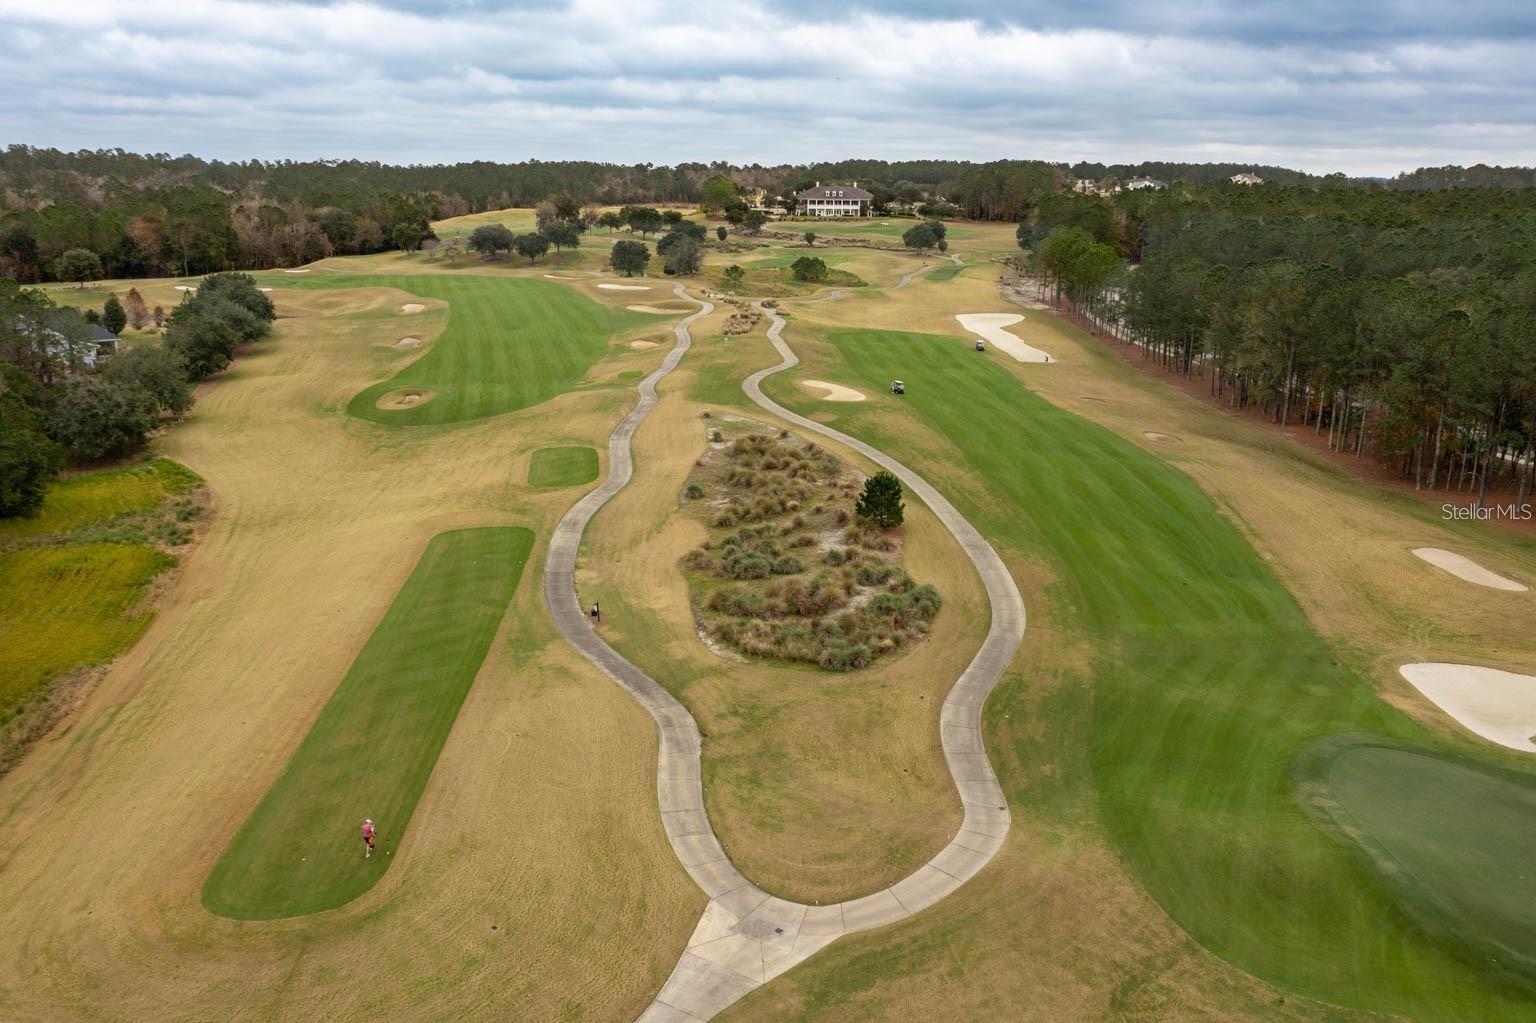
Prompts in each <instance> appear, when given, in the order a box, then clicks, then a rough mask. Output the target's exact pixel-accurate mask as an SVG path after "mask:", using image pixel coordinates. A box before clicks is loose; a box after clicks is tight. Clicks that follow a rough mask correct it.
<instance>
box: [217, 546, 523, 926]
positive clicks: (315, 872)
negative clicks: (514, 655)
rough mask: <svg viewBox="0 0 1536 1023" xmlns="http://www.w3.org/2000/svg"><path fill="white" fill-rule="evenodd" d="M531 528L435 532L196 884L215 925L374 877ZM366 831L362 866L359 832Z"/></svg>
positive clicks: (389, 856) (352, 888)
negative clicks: (367, 821) (371, 837)
mask: <svg viewBox="0 0 1536 1023" xmlns="http://www.w3.org/2000/svg"><path fill="white" fill-rule="evenodd" d="M532 547H533V533H532V532H531V531H529V530H527V529H521V528H516V527H486V528H478V529H460V530H455V531H453V532H448V533H440V534H438V535H437V536H435V537H433V538H432V540H431V541H430V542H429V543H428V544H427V548H426V551H425V552H423V554H422V556H421V560H420V561H418V562H417V564H416V567H415V569H414V570H413V571H412V572H411V575H410V577H409V578H408V579H407V580H406V582H405V585H404V586H403V587H401V589H400V592H399V594H397V595H396V597H395V599H394V601H393V602H392V603H391V604H390V606H389V610H388V611H386V612H385V614H384V618H383V620H382V621H380V622H379V624H378V626H377V628H375V629H374V631H373V634H372V635H371V636H370V637H369V638H368V641H367V643H365V644H364V646H363V648H362V650H361V651H360V652H359V653H358V655H357V659H356V660H354V661H353V662H352V667H351V669H350V670H349V671H348V672H347V674H346V677H345V678H343V679H342V680H341V684H340V685H339V686H337V688H336V692H335V694H334V695H333V696H332V697H331V699H330V701H329V702H328V703H327V704H326V705H325V707H324V708H323V709H322V710H321V711H320V716H319V717H318V718H316V720H315V723H314V725H313V726H312V727H311V728H310V730H309V734H307V735H306V736H305V737H304V739H303V741H302V742H301V743H300V744H299V747H298V749H297V750H296V751H295V752H294V754H293V757H292V758H291V759H290V760H289V761H288V766H287V767H286V768H284V770H283V773H282V774H281V775H279V776H278V779H277V781H276V782H274V783H273V785H272V788H271V789H270V790H269V791H268V792H267V794H266V796H265V798H263V799H262V801H261V802H260V803H259V804H258V805H257V807H256V809H255V810H254V811H253V812H252V813H251V815H250V817H249V818H247V820H246V822H245V824H244V825H243V826H242V827H241V828H240V830H239V831H237V832H236V833H235V836H234V838H233V840H232V841H231V842H230V844H229V847H228V848H227V849H226V850H225V851H224V855H223V856H222V857H221V858H220V859H219V861H218V863H217V864H215V866H214V868H213V871H212V872H211V873H210V874H209V876H208V881H207V883H206V884H205V885H204V888H203V904H204V905H205V906H206V907H207V908H208V909H209V910H211V911H212V912H214V913H217V914H219V915H220V916H226V917H232V918H235V919H240V920H271V919H277V918H281V917H293V916H302V915H304V914H306V913H314V912H318V911H320V910H325V909H334V908H335V907H337V906H340V905H342V904H344V903H346V902H349V901H351V900H352V899H355V898H357V897H358V896H359V895H361V894H362V893H363V892H365V891H367V890H368V889H369V888H371V887H373V885H374V884H375V883H376V882H377V881H378V880H379V878H380V877H382V876H383V874H384V871H386V870H387V869H389V865H390V863H391V862H392V861H393V858H394V856H393V854H394V853H395V851H396V850H397V849H398V848H399V847H400V842H401V840H402V838H404V835H405V831H406V827H407V826H408V825H409V823H410V819H411V814H412V812H413V811H414V810H415V808H416V802H417V800H419V799H420V798H421V794H422V791H423V790H424V789H425V788H426V785H427V779H428V778H429V777H430V776H431V774H432V768H433V766H434V765H435V764H436V763H437V757H438V754H439V753H440V752H441V751H442V748H443V744H444V743H445V742H446V741H447V739H448V733H449V732H450V731H451V730H452V728H453V723H454V720H455V718H457V716H458V713H459V707H460V705H461V704H462V703H463V702H464V697H465V696H466V695H467V694H468V693H469V688H470V685H471V684H472V683H473V682H474V680H475V675H476V674H477V673H478V672H479V670H480V664H481V662H482V661H483V660H484V659H485V655H486V652H487V651H488V650H489V648H490V645H491V640H492V639H493V638H494V636H495V635H496V630H497V628H498V627H499V626H500V624H501V620H502V617H503V616H504V615H505V613H506V609H507V605H508V603H509V602H510V601H511V599H512V594H513V592H514V591H515V590H516V588H517V583H518V579H519V578H520V577H521V576H522V571H523V566H524V565H525V564H526V563H527V560H528V554H529V551H530V550H531V549H532ZM364 817H372V818H373V819H374V820H375V821H376V822H377V824H378V829H379V833H378V834H379V837H378V845H377V849H376V851H375V852H374V855H373V858H372V859H371V860H367V861H365V860H364V859H363V845H362V840H361V837H360V831H359V827H360V825H361V823H362V820H363V818H364Z"/></svg>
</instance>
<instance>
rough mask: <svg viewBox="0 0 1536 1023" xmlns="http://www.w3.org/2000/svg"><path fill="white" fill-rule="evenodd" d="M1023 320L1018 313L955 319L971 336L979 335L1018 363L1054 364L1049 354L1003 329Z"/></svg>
mask: <svg viewBox="0 0 1536 1023" xmlns="http://www.w3.org/2000/svg"><path fill="white" fill-rule="evenodd" d="M1023 318H1024V317H1022V316H1020V315H1019V314H1018V313H961V314H960V315H959V316H956V317H955V319H957V320H959V321H960V326H962V327H964V328H965V329H966V330H968V331H970V332H972V333H973V334H980V335H981V336H982V338H984V339H985V340H987V341H990V342H991V343H992V344H993V345H995V346H997V347H998V348H1000V349H1002V350H1003V351H1005V352H1007V353H1008V354H1009V355H1011V356H1013V357H1014V358H1015V359H1018V360H1019V361H1020V362H1055V361H1056V359H1055V358H1054V357H1053V356H1052V355H1051V354H1050V353H1049V352H1042V351H1041V350H1040V349H1038V348H1035V347H1032V346H1030V345H1027V344H1025V343H1024V342H1023V341H1020V340H1019V339H1018V338H1017V337H1015V336H1014V335H1012V334H1010V333H1008V332H1007V331H1006V330H1004V329H1003V328H1004V327H1006V326H1008V325H1010V324H1014V323H1018V322H1019V321H1020V320H1022V319H1023Z"/></svg>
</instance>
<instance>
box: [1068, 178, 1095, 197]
mask: <svg viewBox="0 0 1536 1023" xmlns="http://www.w3.org/2000/svg"><path fill="white" fill-rule="evenodd" d="M1098 190H1099V183H1098V182H1097V181H1095V180H1093V179H1092V178H1078V179H1077V180H1076V181H1074V182H1072V191H1074V192H1077V193H1079V194H1081V195H1088V194H1090V193H1094V192H1097V191H1098Z"/></svg>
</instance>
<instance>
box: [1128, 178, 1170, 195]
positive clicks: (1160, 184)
mask: <svg viewBox="0 0 1536 1023" xmlns="http://www.w3.org/2000/svg"><path fill="white" fill-rule="evenodd" d="M1167 187H1168V182H1166V181H1159V180H1157V179H1156V178H1132V179H1131V180H1129V181H1127V182H1126V183H1125V190H1126V191H1128V192H1134V191H1136V190H1138V189H1142V188H1167Z"/></svg>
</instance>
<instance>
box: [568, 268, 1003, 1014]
mask: <svg viewBox="0 0 1536 1023" xmlns="http://www.w3.org/2000/svg"><path fill="white" fill-rule="evenodd" d="M676 293H677V295H678V296H679V297H680V298H689V296H688V295H687V294H686V292H684V290H683V288H682V287H681V286H678V287H677V288H676ZM690 301H698V300H695V299H690ZM699 304H700V310H699V311H698V312H697V313H694V314H693V315H691V316H689V317H688V318H686V319H684V320H682V321H681V322H679V323H678V324H677V327H676V332H677V344H676V346H675V347H674V348H673V349H672V351H671V352H669V353H668V354H667V358H666V359H665V360H664V361H663V362H662V364H661V366H660V367H659V368H658V369H657V370H656V371H655V372H654V373H652V374H651V375H650V376H648V377H646V378H645V379H644V380H643V381H641V383H640V402H639V404H638V405H637V406H636V407H635V409H634V410H633V411H632V412H630V414H629V415H627V416H626V417H625V418H624V420H623V421H622V422H621V423H619V425H618V427H617V428H616V429H615V430H614V432H613V435H612V437H611V438H610V439H609V443H608V454H609V473H608V478H607V479H605V480H604V481H603V483H602V484H601V485H600V486H599V487H598V488H597V489H596V490H593V491H592V492H591V493H589V494H588V495H586V497H584V498H582V500H581V501H579V502H577V504H576V505H575V506H574V507H572V508H571V510H570V511H569V512H567V513H566V515H565V517H564V518H562V519H561V520H560V524H559V526H557V527H556V529H555V534H554V538H553V539H552V540H551V542H550V549H549V557H548V559H547V561H546V565H545V570H544V599H545V601H546V602H547V603H548V604H549V608H550V613H551V615H552V616H553V618H554V621H555V625H556V627H557V628H558V629H559V630H560V634H561V635H562V636H564V637H565V638H566V640H567V641H569V642H570V643H571V645H572V646H574V647H575V648H576V649H577V650H578V651H579V652H580V653H581V654H582V656H584V657H586V658H587V659H588V660H589V661H591V662H592V663H593V664H596V665H597V666H598V667H599V668H601V669H602V670H603V671H604V672H605V673H606V674H607V675H608V676H609V677H611V678H612V679H613V680H614V681H616V682H618V684H619V685H621V686H623V687H624V689H625V690H627V691H628V692H629V693H630V695H632V696H633V697H634V698H635V699H636V700H638V701H639V702H640V704H641V705H642V706H644V707H645V709H646V710H647V711H649V712H650V714H651V717H652V718H653V719H654V720H655V722H656V727H657V731H658V733H659V752H658V767H657V779H656V791H657V798H658V802H659V804H660V810H661V819H662V825H663V827H664V828H665V829H666V832H667V837H668V840H669V841H670V842H671V845H672V849H673V852H674V853H676V855H677V858H678V860H679V862H681V863H682V865H683V867H684V869H686V870H687V871H688V873H689V875H690V876H691V877H692V878H693V879H694V881H695V882H696V883H697V884H698V885H699V887H700V888H702V889H703V890H704V892H705V894H707V895H708V896H709V904H708V905H707V906H706V907H705V910H704V915H703V917H702V918H701V919H700V920H699V924H698V926H697V927H696V928H695V929H694V932H693V936H692V937H691V938H689V940H688V945H687V948H686V949H685V950H684V951H683V954H682V957H681V958H680V959H679V960H678V963H677V966H676V967H675V968H674V969H673V971H672V975H671V976H670V977H669V978H668V979H667V982H666V984H665V985H663V987H662V989H661V991H660V993H658V994H657V996H656V998H655V1000H654V1001H653V1002H652V1003H651V1004H650V1006H649V1007H648V1008H647V1009H646V1010H645V1012H644V1013H643V1014H642V1015H641V1016H640V1020H641V1021H642V1023H676V1021H699V1020H708V1019H710V1018H712V1017H713V1016H714V1015H715V1014H716V1013H718V1012H720V1011H721V1010H723V1009H724V1008H726V1007H727V1006H729V1005H730V1004H731V1003H733V1002H735V1001H736V1000H737V999H739V998H741V997H742V996H743V995H745V994H747V993H748V992H750V991H753V990H755V989H756V988H758V987H761V986H762V985H763V984H765V983H767V982H768V981H769V980H771V979H772V978H774V977H776V976H778V975H779V974H781V973H783V972H784V971H785V970H788V969H789V968H790V967H792V966H794V965H795V964H797V963H800V962H802V961H804V960H805V959H806V958H808V957H809V956H811V955H812V954H813V953H815V952H817V951H819V950H820V949H823V948H825V947H826V946H827V945H830V944H831V943H832V942H833V941H835V940H837V939H838V938H840V937H842V936H843V935H844V934H852V933H855V932H857V931H864V930H869V929H871V928H875V927H881V926H884V925H885V924H889V923H894V922H896V921H898V920H902V919H905V918H906V917H908V916H911V915H912V914H913V913H916V912H919V911H920V910H922V909H924V908H926V907H928V906H931V905H933V904H934V903H935V902H937V901H939V900H940V899H942V898H943V897H944V896H946V895H948V894H949V893H950V892H952V891H954V890H955V889H956V888H959V887H960V885H962V884H964V883H965V882H966V881H967V880H969V879H970V878H971V877H973V876H975V874H976V873H977V872H978V871H980V870H981V869H982V867H984V866H986V864H987V863H988V862H989V861H990V860H991V859H992V857H993V856H994V855H996V853H997V851H998V850H999V849H1000V848H1002V845H1003V840H1004V839H1005V838H1006V836H1007V834H1008V828H1009V825H1010V823H1011V820H1012V819H1011V817H1010V815H1009V813H1008V806H1007V801H1006V800H1005V799H1004V798H1003V792H1002V788H1001V787H1000V786H999V785H998V783H997V778H996V776H995V775H994V774H993V772H992V765H991V763H990V762H989V761H988V760H987V755H986V751H985V749H984V748H983V746H982V740H981V709H982V705H983V704H984V703H985V701H986V698H987V695H988V694H989V693H990V692H991V691H992V688H993V686H994V685H996V684H997V681H998V679H999V678H1000V677H1001V676H1002V673H1003V671H1004V670H1005V669H1006V668H1007V666H1008V664H1009V662H1011V661H1012V660H1013V655H1014V652H1015V651H1016V650H1017V649H1018V645H1019V642H1020V640H1021V639H1022V638H1023V635H1024V602H1023V601H1022V600H1021V599H1020V597H1019V592H1018V588H1017V587H1016V586H1015V585H1014V582H1013V578H1012V577H1011V576H1010V575H1009V574H1008V570H1007V568H1006V567H1005V566H1004V565H1003V562H1002V559H1000V558H999V557H998V556H997V553H996V552H995V551H994V550H993V549H992V547H991V545H990V544H988V543H987V542H986V540H985V539H983V538H982V536H981V534H979V533H978V532H977V531H976V530H975V529H974V528H973V527H972V526H971V525H970V523H969V522H967V521H966V520H965V519H964V517H962V516H961V515H960V513H959V512H958V511H956V510H955V508H954V506H953V505H951V504H950V503H949V502H948V501H946V500H945V499H944V497H943V496H942V495H941V494H939V493H938V491H936V490H934V489H933V487H931V486H929V485H928V483H927V482H926V481H924V480H923V479H922V478H921V477H919V476H918V475H916V474H915V473H913V472H912V471H911V470H910V469H907V468H906V467H905V466H903V465H901V463H899V462H897V461H895V460H894V459H892V458H890V457H888V456H886V455H885V454H883V453H882V452H880V451H878V450H876V449H875V448H872V447H870V446H869V445H867V444H865V443H863V442H862V441H859V440H855V439H854V438H852V437H847V436H845V435H843V434H841V433H838V432H837V431H836V430H833V429H831V428H829V427H826V426H823V425H822V424H820V423H817V422H815V421H813V420H810V419H806V418H804V417H803V416H799V415H796V414H795V413H793V412H790V411H789V410H787V409H784V408H782V407H780V406H779V405H777V404H775V403H774V402H773V401H771V400H770V399H768V398H767V397H765V396H764V395H763V393H762V391H761V389H760V384H761V382H762V380H763V379H764V378H765V377H767V376H769V375H771V374H773V373H777V372H780V371H782V370H785V369H788V368H789V367H791V366H793V365H795V364H797V363H798V362H799V359H798V358H796V356H795V354H794V352H793V351H791V350H790V348H789V346H788V345H787V344H786V343H785V342H784V340H783V338H782V337H781V333H782V331H783V328H784V321H783V319H782V318H780V317H779V316H778V315H777V314H776V313H774V312H773V311H772V310H766V311H767V313H768V315H769V317H770V319H771V321H772V326H771V327H770V328H769V331H768V336H769V338H770V340H771V341H772V342H773V344H774V347H775V348H776V349H777V350H778V351H779V354H780V356H781V357H782V359H783V361H782V362H780V363H779V364H778V365H777V366H774V367H772V368H771V369H767V370H763V371H761V372H758V373H754V374H753V375H752V376H750V377H748V378H747V380H746V381H744V383H743V387H744V388H745V389H746V391H747V394H748V395H750V396H751V398H752V400H753V401H755V402H757V403H758V404H759V405H761V406H762V407H763V408H765V409H767V410H769V411H771V412H773V413H775V414H776V415H779V416H782V417H783V418H785V419H787V420H789V421H790V422H793V423H795V424H796V425H798V426H801V427H803V428H805V429H807V430H811V431H814V432H816V433H820V434H822V435H824V436H827V437H830V438H832V439H834V440H837V441H839V442H840V443H843V444H846V445H848V446H849V447H851V448H853V449H855V450H857V451H859V452H860V453H862V454H863V455H865V456H866V457H868V458H870V459H871V460H872V461H874V462H876V463H877V464H879V465H882V466H884V467H885V468H887V469H889V470H890V471H892V472H894V473H895V474H896V475H897V476H898V477H900V478H901V480H902V483H903V484H904V485H905V486H906V487H907V488H908V489H909V490H910V491H911V492H913V493H915V494H917V496H918V497H919V498H920V499H921V500H923V501H924V503H926V504H927V505H928V506H929V508H931V509H932V510H933V512H934V513H935V514H936V515H938V517H939V519H940V521H942V522H943V523H944V525H945V526H946V527H947V528H948V529H949V530H950V532H951V533H953V534H954V535H955V538H956V539H957V540H958V541H959V542H960V545H961V546H962V547H963V548H964V549H965V551H966V553H967V555H968V556H969V557H970V558H971V561H972V562H973V563H974V564H975V565H976V569H977V571H978V572H979V573H980V574H981V578H982V581H983V583H984V584H985V586H986V589H987V596H988V599H989V600H990V602H991V606H992V623H991V629H990V630H989V631H988V633H987V638H986V640H985V641H984V642H983V644H982V647H981V650H980V651H979V652H978V653H977V654H976V657H975V659H974V660H972V661H971V663H970V665H969V666H968V667H967V668H966V670H965V672H964V673H963V674H961V676H960V678H959V680H958V681H956V683H955V685H954V687H953V688H952V689H951V690H950V692H949V695H948V696H947V697H946V698H945V700H944V706H943V709H942V711H941V713H940V716H939V732H940V741H941V745H942V747H943V750H944V757H945V760H946V761H947V762H948V764H949V769H950V774H951V775H952V776H953V777H954V780H955V788H956V789H957V791H958V793H959V796H960V802H961V805H962V808H963V810H964V821H963V823H962V824H961V827H960V830H959V831H958V833H957V834H956V835H955V837H954V838H953V839H952V840H951V841H950V843H949V844H948V845H947V846H945V847H944V849H943V850H942V851H941V852H940V853H939V854H938V855H937V856H935V857H934V858H933V859H931V860H929V861H928V862H927V863H925V864H924V865H923V866H921V867H919V868H918V869H917V870H916V871H915V872H914V873H912V874H911V875H909V876H908V877H906V878H904V879H903V880H901V881H899V882H897V883H896V884H894V885H892V886H891V887H889V888H885V889H882V890H881V891H878V892H875V893H874V894H872V895H867V896H864V897H863V898H860V899H853V900H850V901H847V902H841V903H837V904H835V905H830V906H807V905H803V904H801V903H795V902H789V901H786V900H784V899H779V898H775V897H773V896H771V895H769V894H768V893H767V892H765V891H763V890H762V889H761V888H758V887H757V886H756V885H754V884H753V883H752V882H751V881H749V880H747V878H746V877H745V876H743V875H742V873H741V872H740V871H739V870H737V869H736V866H735V864H733V863H731V861H730V860H729V859H728V858H727V857H726V855H725V850H724V849H723V848H721V845H720V842H719V840H718V839H717V838H716V837H715V833H714V830H713V829H712V828H711V827H710V824H709V818H708V817H707V816H706V814H705V810H704V789H703V785H702V783H701V781H700V764H699V753H700V741H699V729H698V725H697V724H696V723H695V722H694V720H693V716H692V715H691V714H689V713H688V710H687V708H685V707H684V706H683V705H682V704H681V703H679V702H678V701H677V700H676V699H674V698H673V697H672V696H671V695H670V694H669V693H668V692H667V691H666V690H665V689H663V688H662V687H661V686H660V685H658V684H657V683H656V682H655V681H654V680H653V679H651V678H650V677H649V676H647V675H646V674H645V673H644V672H642V671H641V670H640V669H639V668H637V667H635V666H634V665H633V664H631V663H630V662H629V661H627V660H625V659H624V658H623V657H621V656H619V654H618V653H616V652H615V651H614V650H613V649H612V648H611V647H609V646H608V644H607V643H605V642H604V641H603V640H602V639H601V638H599V637H598V636H597V634H596V633H595V632H593V630H592V628H591V626H590V624H589V623H588V620H587V616H586V613H585V612H584V610H583V608H582V607H581V605H580V604H579V602H578V601H577V599H576V591H575V567H576V555H577V551H578V548H579V546H580V543H581V536H582V533H583V532H584V531H585V530H586V527H587V523H588V522H589V521H591V519H592V516H593V515H595V514H596V513H597V511H598V509H599V508H601V507H602V506H603V504H604V503H605V502H606V501H607V500H608V499H609V498H610V497H612V496H613V495H614V494H616V493H617V492H618V491H619V490H621V489H622V488H623V487H624V485H625V484H626V483H628V482H629V480H630V478H631V476H632V475H633V473H634V464H633V460H632V457H631V453H630V439H631V438H632V437H633V435H634V432H635V429H636V428H637V427H638V426H639V425H640V423H641V422H642V421H643V420H644V419H645V417H646V415H647V414H649V412H650V410H651V408H652V407H653V406H654V405H655V404H656V384H657V382H658V381H660V380H661V378H662V377H664V376H665V375H666V374H667V373H669V372H670V371H671V370H672V369H673V368H674V367H675V366H676V365H677V363H678V360H680V359H681V358H682V357H683V354H684V353H685V352H686V351H687V350H688V347H689V344H690V343H691V340H692V338H691V335H690V334H689V331H688V327H689V325H690V324H692V323H693V322H694V321H695V320H697V319H698V318H699V317H701V316H705V315H707V314H708V313H710V312H711V311H713V309H714V306H713V305H712V304H711V303H709V302H700V303H699Z"/></svg>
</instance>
